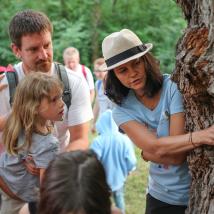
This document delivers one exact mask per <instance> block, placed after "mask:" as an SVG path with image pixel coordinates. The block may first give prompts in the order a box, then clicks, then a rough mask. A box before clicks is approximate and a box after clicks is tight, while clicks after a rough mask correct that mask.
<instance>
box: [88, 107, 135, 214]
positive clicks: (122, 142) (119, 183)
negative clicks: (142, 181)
mask: <svg viewBox="0 0 214 214" xmlns="http://www.w3.org/2000/svg"><path fill="white" fill-rule="evenodd" d="M96 130H97V132H98V133H99V136H97V137H96V138H95V139H94V140H93V142H92V144H91V149H92V150H94V152H95V153H96V154H97V156H98V159H99V160H100V161H101V163H102V164H103V166H104V169H105V172H106V177H107V182H108V184H109V186H110V188H111V190H112V193H113V198H114V201H115V204H116V206H117V207H118V208H120V209H121V210H122V211H123V212H125V202H124V196H123V188H124V183H125V181H126V178H127V176H128V174H129V173H130V172H131V171H132V170H134V169H135V167H136V157H135V152H134V149H133V145H132V142H131V141H130V139H129V138H128V137H127V136H126V135H124V134H121V133H120V132H119V131H118V127H117V125H116V124H115V122H114V120H113V118H112V111H111V110H107V111H105V112H104V113H102V114H101V115H100V117H99V119H98V120H97V122H96Z"/></svg>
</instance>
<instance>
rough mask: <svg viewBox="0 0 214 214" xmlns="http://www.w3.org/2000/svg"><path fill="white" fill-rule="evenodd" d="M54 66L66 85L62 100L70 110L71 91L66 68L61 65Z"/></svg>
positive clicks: (55, 63)
mask: <svg viewBox="0 0 214 214" xmlns="http://www.w3.org/2000/svg"><path fill="white" fill-rule="evenodd" d="M54 65H55V69H56V72H57V75H58V77H59V79H60V80H61V81H62V83H63V85H64V90H63V97H62V99H63V101H64V103H65V104H66V106H67V108H68V109H69V107H70V105H71V89H70V85H69V81H68V74H67V71H66V70H65V67H64V66H63V65H62V64H60V63H57V62H54Z"/></svg>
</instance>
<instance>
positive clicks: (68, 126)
mask: <svg viewBox="0 0 214 214" xmlns="http://www.w3.org/2000/svg"><path fill="white" fill-rule="evenodd" d="M9 36H10V39H11V42H12V44H11V48H12V51H13V53H14V54H15V56H16V57H17V58H18V59H20V60H21V62H19V63H18V64H16V65H14V69H15V70H16V72H17V76H18V81H20V80H21V79H22V78H24V77H25V75H28V74H29V73H31V72H38V71H41V72H46V73H49V74H50V75H57V74H56V69H55V66H54V63H53V47H52V24H51V22H50V20H49V19H48V17H47V16H46V15H45V14H43V13H41V12H38V11H33V10H24V11H22V12H19V13H17V14H16V15H15V16H14V17H13V18H12V19H11V21H10V24H9ZM67 76H68V82H69V85H70V89H71V105H70V107H69V109H67V106H66V105H65V108H64V119H63V121H60V122H57V123H56V124H55V130H54V131H55V132H54V133H55V135H56V137H57V138H58V139H59V141H60V149H61V151H63V150H67V151H68V150H76V149H86V148H88V144H89V142H88V131H89V121H90V120H91V119H92V117H93V113H92V109H91V104H90V94H89V91H88V88H87V87H88V86H87V83H86V82H85V81H83V80H82V78H80V77H79V76H77V75H76V74H74V73H71V72H67ZM4 84H8V80H7V78H6V77H4V78H3V79H2V80H1V85H4ZM0 100H1V102H0V129H1V128H2V127H3V126H4V121H5V120H6V118H7V116H8V114H9V113H10V109H11V106H10V103H9V87H6V88H4V89H2V90H1V91H0ZM0 134H1V133H0ZM0 141H1V140H0Z"/></svg>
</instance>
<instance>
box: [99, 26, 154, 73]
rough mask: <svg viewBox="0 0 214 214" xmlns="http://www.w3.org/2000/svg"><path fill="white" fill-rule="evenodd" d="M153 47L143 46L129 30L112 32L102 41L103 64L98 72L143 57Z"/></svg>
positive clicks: (150, 45)
mask: <svg viewBox="0 0 214 214" xmlns="http://www.w3.org/2000/svg"><path fill="white" fill-rule="evenodd" d="M152 47H153V45H152V44H151V43H148V44H144V43H143V42H141V40H140V39H139V38H138V36H137V35H136V34H135V33H133V32H132V31H131V30H128V29H123V30H121V31H119V32H114V33H112V34H110V35H108V36H107V37H105V39H104V40H103V43H102V52H103V57H104V59H105V63H104V64H103V65H101V66H100V67H99V69H100V70H111V69H113V68H116V67H118V66H119V65H122V64H124V63H126V62H129V61H131V60H133V59H136V58H138V57H141V56H143V55H144V54H146V53H147V52H148V51H149V50H151V49H152Z"/></svg>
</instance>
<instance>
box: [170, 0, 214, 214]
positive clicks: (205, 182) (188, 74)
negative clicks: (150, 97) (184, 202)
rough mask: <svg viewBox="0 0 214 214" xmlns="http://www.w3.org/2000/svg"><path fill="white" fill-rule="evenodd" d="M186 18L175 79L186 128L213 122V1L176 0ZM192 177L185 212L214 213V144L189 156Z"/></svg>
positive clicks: (194, 127) (200, 127) (203, 147)
mask: <svg viewBox="0 0 214 214" xmlns="http://www.w3.org/2000/svg"><path fill="white" fill-rule="evenodd" d="M177 4H179V6H180V7H181V8H182V10H183V12H184V15H185V18H186V20H187V24H188V25H187V28H186V29H185V31H184V34H183V36H182V38H181V39H180V40H179V41H178V44H177V50H176V67H175V70H174V72H173V75H172V79H173V80H174V81H175V82H177V83H178V87H179V90H180V91H181V93H182V94H183V96H184V106H185V114H186V125H185V127H186V130H187V131H195V130H200V129H204V128H207V127H209V126H211V125H212V124H213V123H214V0H177ZM187 159H188V164H189V168H190V173H191V176H192V183H191V188H190V199H189V204H188V209H187V211H186V213H189V214H190V213H191V214H211V213H214V147H211V146H202V147H200V148H197V149H194V150H193V151H192V152H190V154H189V155H188V158H187Z"/></svg>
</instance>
